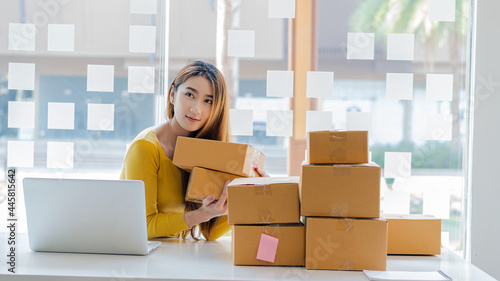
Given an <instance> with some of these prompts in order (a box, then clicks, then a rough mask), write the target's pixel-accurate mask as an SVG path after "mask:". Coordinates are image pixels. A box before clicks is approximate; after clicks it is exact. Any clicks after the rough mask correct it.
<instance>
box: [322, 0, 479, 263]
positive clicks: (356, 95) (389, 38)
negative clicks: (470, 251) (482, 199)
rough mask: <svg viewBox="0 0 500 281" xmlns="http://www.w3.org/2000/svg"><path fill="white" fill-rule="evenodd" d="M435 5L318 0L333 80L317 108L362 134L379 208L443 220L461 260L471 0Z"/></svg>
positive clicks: (446, 237)
mask: <svg viewBox="0 0 500 281" xmlns="http://www.w3.org/2000/svg"><path fill="white" fill-rule="evenodd" d="M432 2H433V1H389V0H387V1H371V0H363V1H331V0H318V1H317V22H318V50H317V51H318V70H319V71H331V72H334V74H335V83H334V94H333V96H332V97H330V98H323V99H322V100H321V105H322V108H321V110H325V111H332V112H333V128H334V129H363V128H367V129H369V131H370V134H369V136H370V137H369V141H370V151H371V157H372V160H373V161H374V162H376V163H377V164H379V165H380V166H381V167H382V168H383V173H382V176H383V177H384V179H385V181H384V184H383V188H382V197H383V201H382V202H383V205H382V206H383V209H384V211H385V212H399V213H403V212H405V213H412V214H413V213H415V214H421V213H424V214H433V215H435V216H437V217H440V218H441V219H442V232H443V233H442V240H443V245H445V246H446V247H449V248H450V249H452V250H454V251H456V252H458V253H461V254H463V251H464V240H465V239H464V235H465V231H464V230H465V210H466V206H465V205H464V194H465V193H464V190H465V185H464V184H465V179H464V176H465V175H466V171H465V170H464V168H465V167H466V166H465V165H463V161H464V147H465V146H466V135H465V133H466V126H467V121H466V117H467V114H468V113H467V112H468V93H467V91H466V85H467V80H466V77H467V63H468V60H467V48H468V46H469V45H468V38H467V35H468V33H467V32H468V30H469V29H468V26H469V16H468V15H469V9H470V1H468V0H464V1H456V6H453V5H450V7H442V9H437V8H436V7H434V6H433V3H432ZM449 2H450V3H452V1H449ZM453 2H455V1H453ZM393 153H396V154H393ZM399 153H403V154H399ZM394 165H396V166H395V167H396V169H394V168H393V167H394Z"/></svg>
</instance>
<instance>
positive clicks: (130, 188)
mask: <svg viewBox="0 0 500 281" xmlns="http://www.w3.org/2000/svg"><path fill="white" fill-rule="evenodd" d="M23 187H24V199H25V202H26V217H27V222H28V237H29V246H30V249H31V250H33V251H45V252H73V253H96V254H130V255H147V254H148V253H150V252H151V251H152V250H154V249H155V248H156V247H158V246H159V245H160V244H161V242H158V241H148V239H147V226H146V203H145V201H146V200H145V195H144V183H143V182H142V181H135V180H83V179H49V178H25V179H24V180H23Z"/></svg>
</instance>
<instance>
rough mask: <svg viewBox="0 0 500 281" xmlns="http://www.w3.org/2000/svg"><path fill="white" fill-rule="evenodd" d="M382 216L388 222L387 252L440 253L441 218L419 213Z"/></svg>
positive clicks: (408, 253) (399, 253) (403, 253)
mask: <svg viewBox="0 0 500 281" xmlns="http://www.w3.org/2000/svg"><path fill="white" fill-rule="evenodd" d="M383 217H384V219H386V220H387V223H388V234H387V237H388V238H387V239H388V240H387V254H396V255H440V254H441V219H439V218H436V217H434V216H431V215H419V214H411V215H396V214H394V215H393V214H390V215H389V214H384V215H383Z"/></svg>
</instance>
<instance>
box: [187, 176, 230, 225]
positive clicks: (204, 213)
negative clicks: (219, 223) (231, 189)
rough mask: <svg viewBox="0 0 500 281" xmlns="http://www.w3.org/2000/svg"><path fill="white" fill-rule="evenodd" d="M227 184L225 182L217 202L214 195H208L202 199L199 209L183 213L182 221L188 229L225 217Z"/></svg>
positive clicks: (227, 182)
mask: <svg viewBox="0 0 500 281" xmlns="http://www.w3.org/2000/svg"><path fill="white" fill-rule="evenodd" d="M228 184H229V181H226V183H225V184H224V188H223V189H222V194H221V195H220V198H219V200H218V201H217V202H215V196H214V195H209V196H207V197H206V198H205V199H203V201H202V206H201V207H200V208H199V209H197V210H194V211H190V212H187V213H184V221H185V222H186V224H187V226H188V227H189V228H191V227H193V226H195V225H197V224H200V223H202V222H207V221H209V220H210V219H212V218H215V217H220V216H223V215H227V185H228Z"/></svg>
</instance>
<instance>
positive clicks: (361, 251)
mask: <svg viewBox="0 0 500 281" xmlns="http://www.w3.org/2000/svg"><path fill="white" fill-rule="evenodd" d="M386 258H387V221H386V220H384V219H345V218H310V217H308V218H306V269H333V270H386Z"/></svg>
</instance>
